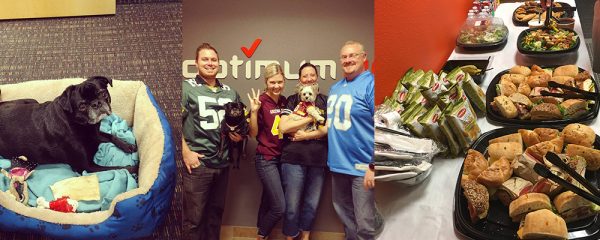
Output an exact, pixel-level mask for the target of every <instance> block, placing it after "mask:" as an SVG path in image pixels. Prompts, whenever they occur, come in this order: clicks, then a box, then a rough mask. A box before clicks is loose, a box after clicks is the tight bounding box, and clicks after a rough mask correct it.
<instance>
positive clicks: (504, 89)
mask: <svg viewBox="0 0 600 240" xmlns="http://www.w3.org/2000/svg"><path fill="white" fill-rule="evenodd" d="M516 92H517V85H515V84H514V83H512V82H511V81H510V80H506V79H505V80H504V81H501V83H500V84H496V93H497V94H498V96H502V95H504V96H510V95H511V94H513V93H516Z"/></svg>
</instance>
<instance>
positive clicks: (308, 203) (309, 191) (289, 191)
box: [281, 163, 325, 237]
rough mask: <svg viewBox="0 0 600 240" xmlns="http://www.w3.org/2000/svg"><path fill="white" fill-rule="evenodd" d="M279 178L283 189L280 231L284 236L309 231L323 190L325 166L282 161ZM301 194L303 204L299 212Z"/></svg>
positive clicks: (293, 235) (292, 235)
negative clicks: (299, 231) (283, 205)
mask: <svg viewBox="0 0 600 240" xmlns="http://www.w3.org/2000/svg"><path fill="white" fill-rule="evenodd" d="M281 178H282V180H283V189H284V190H285V217H284V218H283V230H282V231H281V232H282V233H283V235H284V236H286V237H295V236H296V235H298V230H302V231H303V232H310V231H311V230H312V227H313V223H314V220H315V215H316V214H317V207H318V206H319V199H321V193H322V192H323V186H324V185H323V183H324V182H325V167H311V166H303V165H296V164H289V163H282V164H281ZM303 194H304V198H303V199H304V202H303V204H304V205H303V207H302V211H301V212H300V211H299V210H300V201H301V200H302V195H303Z"/></svg>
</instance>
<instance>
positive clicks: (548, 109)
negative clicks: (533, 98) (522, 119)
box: [529, 103, 562, 121]
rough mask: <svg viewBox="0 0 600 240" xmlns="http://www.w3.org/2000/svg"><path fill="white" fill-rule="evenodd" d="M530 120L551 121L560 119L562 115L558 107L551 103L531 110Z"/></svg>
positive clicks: (539, 105)
mask: <svg viewBox="0 0 600 240" xmlns="http://www.w3.org/2000/svg"><path fill="white" fill-rule="evenodd" d="M529 113H530V114H531V120H533V121H536V120H551V119H560V118H561V117H562V114H561V112H560V109H558V106H556V105H554V104H551V103H543V104H538V105H536V106H535V107H533V108H532V109H531V112H529Z"/></svg>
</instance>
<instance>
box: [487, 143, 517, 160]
mask: <svg viewBox="0 0 600 240" xmlns="http://www.w3.org/2000/svg"><path fill="white" fill-rule="evenodd" d="M520 153H523V144H520V143H518V142H499V143H492V144H490V145H489V146H488V154H489V155H490V159H489V162H490V164H493V163H494V162H496V161H498V160H499V159H500V158H503V157H504V158H506V159H507V160H508V162H509V163H511V162H512V161H513V160H514V159H515V158H517V154H520Z"/></svg>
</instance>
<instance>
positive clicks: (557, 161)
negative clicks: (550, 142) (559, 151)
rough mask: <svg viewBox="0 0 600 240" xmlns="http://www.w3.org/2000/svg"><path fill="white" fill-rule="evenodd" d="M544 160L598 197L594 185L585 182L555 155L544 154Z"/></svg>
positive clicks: (599, 193) (598, 193)
mask: <svg viewBox="0 0 600 240" xmlns="http://www.w3.org/2000/svg"><path fill="white" fill-rule="evenodd" d="M546 159H547V160H548V161H550V162H551V163H552V164H554V165H556V166H557V167H559V168H561V169H562V170H563V171H565V172H567V174H569V175H571V177H573V178H575V180H577V182H579V183H581V184H582V185H583V186H584V187H585V188H587V189H588V190H589V191H590V192H591V193H592V194H594V195H596V196H600V191H598V189H597V188H596V187H594V185H592V184H591V183H590V182H589V181H588V180H586V179H585V178H583V177H582V176H581V175H579V173H577V172H575V171H574V170H573V169H571V168H570V167H569V166H568V165H567V164H566V163H564V162H563V161H562V159H560V157H559V156H558V155H556V153H553V152H548V153H547V154H546Z"/></svg>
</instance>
